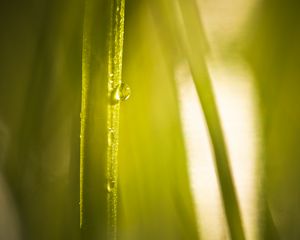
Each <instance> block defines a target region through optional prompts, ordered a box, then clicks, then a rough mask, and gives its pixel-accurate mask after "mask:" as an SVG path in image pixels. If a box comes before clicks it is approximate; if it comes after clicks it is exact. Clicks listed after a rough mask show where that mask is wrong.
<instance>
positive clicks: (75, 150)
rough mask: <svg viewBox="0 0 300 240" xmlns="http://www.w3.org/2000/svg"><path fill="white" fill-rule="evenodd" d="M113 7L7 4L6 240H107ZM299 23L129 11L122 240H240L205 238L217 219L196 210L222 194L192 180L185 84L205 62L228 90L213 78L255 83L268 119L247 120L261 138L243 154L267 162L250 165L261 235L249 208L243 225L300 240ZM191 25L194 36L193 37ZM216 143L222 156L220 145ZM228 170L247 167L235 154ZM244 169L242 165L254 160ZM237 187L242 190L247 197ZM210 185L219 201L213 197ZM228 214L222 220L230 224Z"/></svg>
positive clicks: (63, 0)
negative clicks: (86, 50)
mask: <svg viewBox="0 0 300 240" xmlns="http://www.w3.org/2000/svg"><path fill="white" fill-rule="evenodd" d="M85 4H90V5H91V6H92V7H91V10H90V11H86V12H85V11H84V8H85ZM109 5H110V1H109V0H86V2H85V1H83V0H72V1H70V0H60V1H58V0H52V1H50V0H28V1H20V0H1V3H0V32H1V35H0V36H1V37H0V48H1V49H0V60H1V64H0V76H1V80H0V239H1V240H19V239H25V240H48V239H49V240H56V239H57V240H59V239H64V240H65V239H70V240H76V239H89V240H93V239H107V237H106V229H107V226H106V225H107V219H106V213H107V209H106V195H107V192H106V183H105V169H106V168H105V161H106V147H107V144H106V134H107V133H106V118H107V112H106V107H107V102H108V100H107V93H106V92H107V77H106V71H107V68H106V64H107V56H108V55H107V54H108V53H107V37H108V32H109V24H108V23H109V16H110V8H109ZM174 6H175V7H174ZM299 11H300V3H299V2H298V1H296V0H286V1H280V0H272V1H271V0H235V1H228V0H198V1H196V0H185V1H184V0H157V1H153V0H152V1H150V0H141V1H136V0H126V14H125V39H124V61H123V81H124V82H126V83H128V84H129V86H130V88H131V92H132V94H131V97H130V99H129V100H128V101H127V102H124V103H122V104H121V114H120V115H121V116H120V143H119V179H120V182H119V189H118V192H119V203H118V229H117V231H118V239H122V240H123V239H124V240H125V239H126V240H135V239H136V240H141V239H143V240H148V239H149V240H154V239H157V240H169V239H170V240H173V239H174V240H175V239H183V240H192V239H230V237H229V236H230V234H229V233H228V227H227V223H226V220H224V221H221V220H220V221H219V222H218V221H217V222H212V226H213V227H212V226H208V225H207V228H209V229H213V230H210V231H216V232H217V233H211V234H212V235H210V233H209V232H210V231H207V230H206V226H204V225H205V224H204V225H203V224H199V222H202V223H203V222H204V223H206V222H205V219H208V218H209V217H210V216H208V215H209V214H210V212H209V211H205V212H203V213H202V214H201V211H198V210H197V209H199V206H198V205H199V203H198V202H197V199H205V198H207V196H208V195H209V193H207V192H200V193H199V194H198V192H197V191H195V186H197V184H196V183H195V181H194V180H193V179H195V178H193V177H192V176H191V175H193V174H194V175H195V174H196V175H197V172H196V171H194V172H193V171H191V166H192V165H191V157H190V155H189V152H188V149H189V144H190V142H191V141H190V140H189V139H190V138H189V136H188V135H187V134H186V131H184V127H183V126H184V125H185V126H186V123H185V122H184V116H183V115H184V113H183V111H182V101H183V100H182V96H181V95H180V88H181V85H180V84H178V80H177V78H178V75H177V73H176V72H177V71H178V69H180V66H182V65H185V62H186V61H188V60H190V59H187V58H193V57H195V59H204V61H203V62H204V63H203V62H199V68H201V66H202V65H203V66H204V65H205V66H207V67H208V69H209V73H210V74H211V76H215V75H216V76H217V77H216V78H218V76H219V75H218V74H214V70H211V69H215V68H214V66H215V65H214V64H215V63H217V65H218V68H222V69H227V70H228V69H230V71H231V73H232V74H233V75H234V74H235V73H237V72H238V70H236V69H239V67H241V66H242V68H243V69H244V68H246V69H247V73H244V72H243V74H248V75H247V76H248V77H246V79H247V80H244V81H249V84H251V86H253V95H252V97H249V99H250V100H249V101H250V102H252V103H253V104H254V105H255V106H256V110H255V111H254V112H253V113H252V115H251V118H250V117H249V119H248V120H247V119H235V120H236V121H237V122H241V121H246V122H247V121H255V122H256V124H257V127H255V128H253V129H250V132H251V136H250V134H249V132H247V131H246V130H245V133H244V136H243V137H242V140H241V146H243V144H244V145H245V146H247V145H246V144H247V143H246V140H247V139H248V138H250V137H251V138H254V140H255V144H256V147H255V149H256V150H255V151H256V155H255V157H254V158H251V159H250V161H253V164H254V165H255V166H256V167H255V169H256V170H255V171H253V172H252V173H251V174H252V175H251V181H252V182H253V183H254V184H253V185H251V187H252V188H254V190H255V196H249V199H253V200H250V203H251V202H253V205H251V204H250V205H251V206H252V207H251V206H250V208H251V209H252V210H253V212H255V217H254V218H253V219H254V220H253V221H250V222H251V223H249V221H247V217H248V216H245V212H244V211H243V207H242V211H241V218H242V221H243V224H242V225H243V226H244V229H246V230H245V231H246V234H245V235H246V239H289V240H290V239H295V240H296V239H300V228H299V224H300V207H299V202H300V187H299V182H300V175H299V170H300V148H299V146H298V142H299V136H300V123H299V122H300V107H299V104H300V94H299V91H300V79H299V76H300V67H299V64H300V59H299V56H300V45H299V42H300V28H299V26H300V15H299ZM195 16H196V17H195ZM84 18H85V19H87V18H88V19H89V21H90V23H91V25H90V26H89V27H90V31H89V35H88V38H89V40H88V41H89V46H90V50H91V56H90V59H89V61H90V81H91V90H90V92H89V116H90V117H89V119H88V122H87V132H88V136H87V149H86V151H87V152H86V154H87V163H88V165H87V169H86V172H85V173H86V183H85V184H86V186H85V187H86V188H85V189H86V190H85V197H86V202H87V203H86V212H87V214H86V225H85V226H84V228H83V229H82V230H80V228H79V156H80V108H81V107H80V106H81V79H82V42H83V28H84V23H83V22H84ZM183 20H184V21H185V24H187V26H188V27H189V28H188V29H185V28H182V26H181V23H182V22H183ZM178 29H181V35H180V36H181V37H182V38H183V39H185V37H187V38H189V39H190V41H191V42H192V44H193V45H192V47H191V49H187V48H185V47H184V46H183V45H182V41H183V42H184V40H182V39H181V40H180V39H179V38H180V37H178V32H177V31H178ZM185 30H186V31H185ZM191 33H192V34H191ZM195 46H198V47H195ZM193 49H194V50H195V52H194V55H195V56H194V55H193V54H191V52H193ZM199 49H200V51H201V56H199ZM187 52H188V53H187ZM186 56H187V57H186ZM190 67H191V66H190ZM192 67H195V66H192ZM187 68H189V67H187ZM187 72H189V70H187ZM221 73H223V72H221ZM188 75H190V73H188ZM220 76H221V77H219V78H220V79H217V80H216V81H221V82H222V81H223V82H224V84H225V86H227V91H228V94H229V95H232V96H233V95H234V94H235V93H236V91H242V92H241V94H240V95H239V96H240V99H241V100H242V99H244V98H247V96H246V93H247V91H248V90H247V89H248V88H247V87H246V90H240V89H238V90H237V88H236V87H235V86H236V85H238V84H239V80H236V81H233V82H231V83H228V82H226V81H225V80H222V76H223V75H222V74H221V75H220ZM228 78H230V76H229V77H228ZM238 79H239V78H238ZM180 81H183V82H184V81H187V80H186V79H181V80H180ZM212 81H213V84H212V85H213V87H214V90H215V92H216V97H217V99H218V92H221V95H222V91H223V90H218V89H217V85H216V84H215V83H214V77H212ZM247 86H248V85H247ZM243 91H245V92H243ZM244 93H245V94H244ZM221 99H222V98H221ZM193 101H198V99H196V100H193ZM234 102H239V99H238V98H235V99H234ZM217 103H219V102H218V101H217ZM202 104H203V103H202ZM217 105H218V108H219V110H220V112H221V114H220V115H221V118H220V119H221V125H222V126H223V127H224V128H225V144H226V145H228V146H229V145H230V142H229V141H228V138H227V137H226V136H227V135H230V130H229V133H228V134H227V133H226V123H225V120H224V118H222V116H223V115H222V106H221V104H217ZM190 106H194V105H193V104H192V103H190ZM202 107H203V108H204V107H205V106H202ZM208 108H209V106H208ZM191 111H194V110H193V109H192V110H191ZM195 111H196V109H195ZM224 111H225V110H224ZM234 111H235V109H233V110H232V112H234ZM236 111H240V109H238V108H236ZM233 116H235V115H234V114H233ZM192 117H193V116H192ZM253 119H254V120H253ZM199 124H200V123H199ZM211 124H212V126H213V124H214V123H211ZM205 126H206V125H205ZM234 126H235V125H234V124H233V128H234ZM191 128H192V132H193V126H191ZM241 132H243V129H242V130H241ZM194 134H197V131H196V128H195V133H194ZM205 141H207V142H208V144H210V140H209V139H206V140H205ZM243 141H245V142H243ZM196 144H197V143H196ZM200 144H201V143H200V142H199V149H200ZM229 149H230V146H229ZM233 149H234V148H233ZM200 152H201V151H200ZM247 154H248V153H246V155H247ZM229 156H230V158H231V159H234V157H232V154H231V151H229ZM201 157H202V158H203V159H204V158H206V156H205V155H201V156H200V158H199V163H201ZM239 158H240V161H242V158H243V154H241V155H239V156H238V157H237V159H239ZM231 164H232V165H233V166H234V164H235V163H233V162H231ZM201 166H202V165H200V168H201ZM238 171H240V174H241V175H243V174H246V173H247V172H248V170H247V167H245V168H240V169H239V170H238ZM243 171H244V172H243ZM249 171H250V170H249ZM195 172H196V173H195ZM198 174H200V175H201V173H198ZM214 174H215V173H213V175H214ZM233 175H234V176H235V174H233ZM196 179H197V178H196ZM238 179H239V178H235V177H234V180H235V181H236V182H235V186H237V188H239V182H238ZM204 185H207V186H208V188H210V185H209V183H207V184H206V183H204ZM241 186H242V188H243V186H244V185H241ZM245 186H246V187H247V186H248V185H245ZM216 191H218V192H219V191H220V190H219V189H216ZM196 192H197V193H196ZM237 192H238V193H239V189H238V190H237ZM218 197H219V198H220V202H222V197H220V196H219V195H218ZM247 198H248V197H246V198H245V199H247ZM238 201H239V205H240V206H243V203H242V201H245V200H243V198H241V197H240V195H239V194H238ZM254 201H255V202H254ZM210 206H212V207H213V205H210ZM224 207H225V206H224V205H221V207H220V208H221V210H220V212H219V213H218V214H220V216H219V215H218V216H217V217H216V219H223V218H225V217H224V213H223V210H222V209H223V208H224ZM200 209H201V207H200ZM205 214H208V215H205ZM211 214H212V215H213V214H215V213H213V212H212V213H211ZM246 214H247V212H246ZM220 224H221V225H222V226H220ZM249 224H251V226H249ZM218 229H219V230H218ZM220 229H221V230H220ZM249 229H250V230H249ZM251 229H252V230H251ZM250 231H253V232H252V233H251V232H250ZM218 234H219V235H218ZM213 236H215V237H213ZM216 236H217V237H216Z"/></svg>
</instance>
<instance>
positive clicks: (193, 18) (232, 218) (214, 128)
mask: <svg viewBox="0 0 300 240" xmlns="http://www.w3.org/2000/svg"><path fill="white" fill-rule="evenodd" d="M178 2H179V7H178V10H180V12H179V14H178V15H179V16H180V15H181V17H182V25H181V24H179V26H180V27H179V29H180V30H179V34H180V37H181V42H182V45H183V49H184V50H185V54H186V56H187V59H188V62H189V65H190V70H191V73H192V75H193V79H194V83H195V86H196V90H197V93H198V96H199V99H200V102H201V105H202V109H203V112H204V116H205V119H206V123H207V127H208V131H209V134H210V138H211V142H212V147H213V149H214V155H215V165H216V169H217V176H218V178H219V184H220V187H221V193H222V199H223V206H224V208H225V215H226V218H227V223H228V227H229V231H230V235H231V239H233V240H242V239H245V235H244V230H243V227H242V220H241V215H240V210H239V205H238V200H237V196H236V191H235V187H234V183H233V179H232V175H231V170H230V163H229V157H228V153H227V150H226V145H225V140H224V136H223V131H222V127H221V122H220V118H219V113H218V110H217V106H216V101H215V97H214V94H213V89H212V85H211V79H210V77H209V73H208V70H207V67H206V65H205V61H204V57H203V49H202V46H201V45H200V44H199V43H201V42H202V40H203V35H202V34H201V32H198V34H195V31H196V32H197V30H198V31H201V30H202V26H201V25H200V24H199V20H198V12H197V4H196V2H194V1H193V0H189V1H183V0H179V1H178ZM196 29H197V30H196Z"/></svg>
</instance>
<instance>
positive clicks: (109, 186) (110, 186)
mask: <svg viewBox="0 0 300 240" xmlns="http://www.w3.org/2000/svg"><path fill="white" fill-rule="evenodd" d="M115 185H116V181H114V180H108V182H107V186H106V187H107V191H108V192H109V193H110V192H112V191H113V190H114V188H115Z"/></svg>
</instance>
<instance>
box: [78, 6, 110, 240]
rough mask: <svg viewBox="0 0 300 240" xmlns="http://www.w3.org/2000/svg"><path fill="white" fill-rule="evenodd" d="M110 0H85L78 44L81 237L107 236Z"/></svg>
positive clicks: (98, 237) (105, 237) (96, 237)
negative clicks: (79, 44)
mask: <svg viewBox="0 0 300 240" xmlns="http://www.w3.org/2000/svg"><path fill="white" fill-rule="evenodd" d="M110 6H111V4H110V1H98V0H86V1H85V12H84V26H83V46H82V99H81V101H82V109H81V141H80V145H81V146H80V226H81V237H82V239H107V224H108V219H107V202H106V198H107V191H106V157H107V156H106V155H107V152H106V151H107V129H106V126H107V104H108V99H107V84H108V82H107V80H108V78H107V74H108V73H107V69H108V50H109V49H108V47H107V41H108V36H109V31H110V28H109V26H110V17H111V14H110V11H107V9H110Z"/></svg>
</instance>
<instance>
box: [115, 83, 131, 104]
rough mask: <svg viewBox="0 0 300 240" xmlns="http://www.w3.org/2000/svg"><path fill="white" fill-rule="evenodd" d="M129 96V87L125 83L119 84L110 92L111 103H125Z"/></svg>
mask: <svg viewBox="0 0 300 240" xmlns="http://www.w3.org/2000/svg"><path fill="white" fill-rule="evenodd" d="M130 94H131V90H130V87H129V86H128V85H127V84H126V83H121V84H119V85H118V86H117V87H116V88H115V89H114V90H113V91H112V103H113V104H114V103H118V102H120V101H126V100H127V99H128V98H129V97H130Z"/></svg>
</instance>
